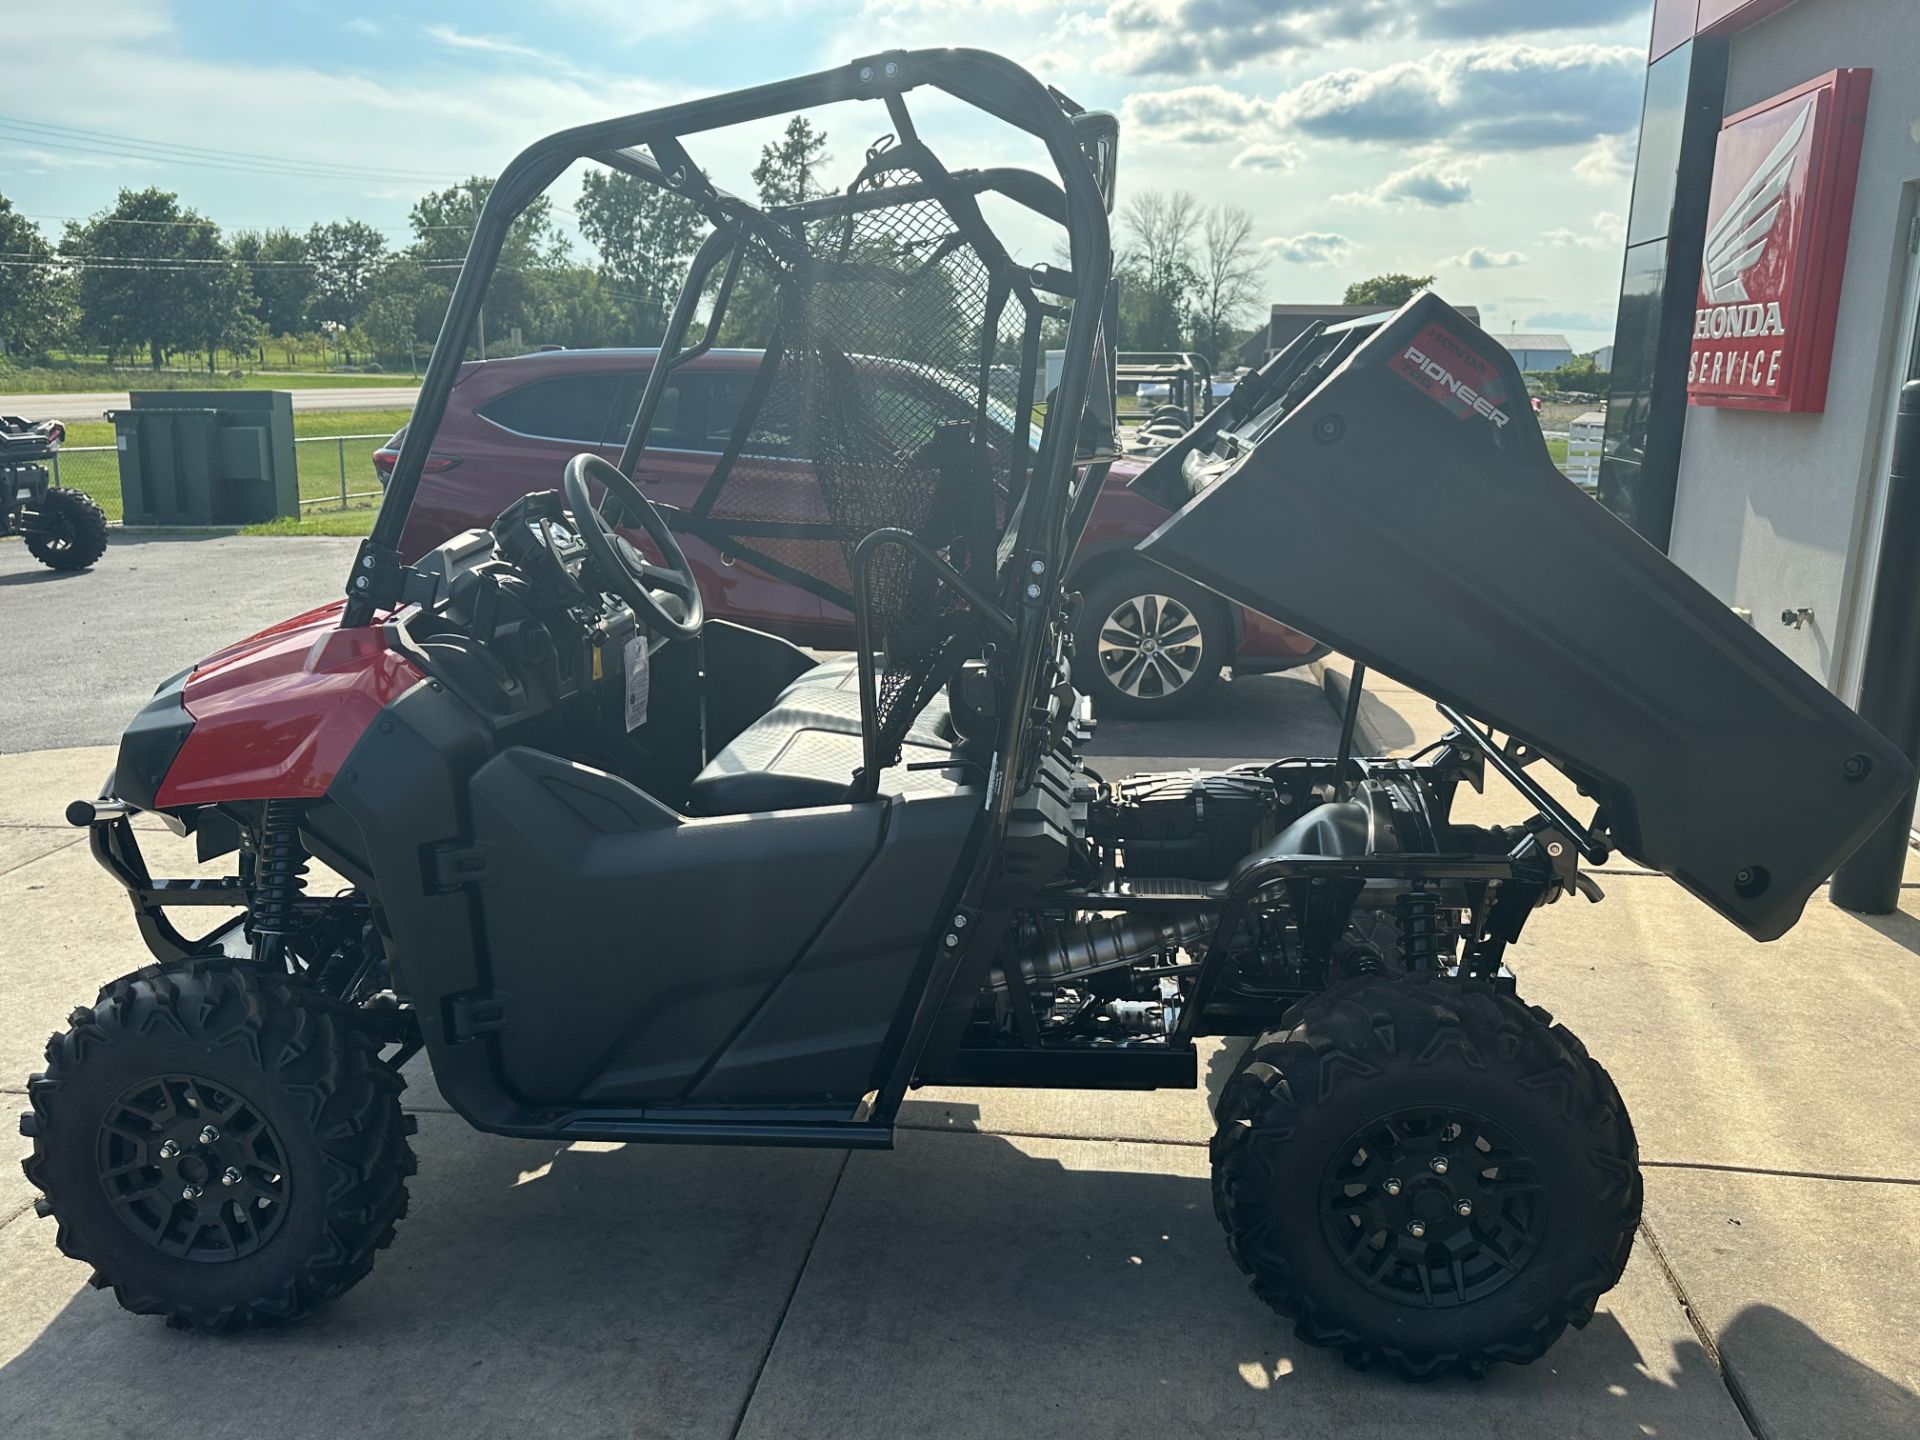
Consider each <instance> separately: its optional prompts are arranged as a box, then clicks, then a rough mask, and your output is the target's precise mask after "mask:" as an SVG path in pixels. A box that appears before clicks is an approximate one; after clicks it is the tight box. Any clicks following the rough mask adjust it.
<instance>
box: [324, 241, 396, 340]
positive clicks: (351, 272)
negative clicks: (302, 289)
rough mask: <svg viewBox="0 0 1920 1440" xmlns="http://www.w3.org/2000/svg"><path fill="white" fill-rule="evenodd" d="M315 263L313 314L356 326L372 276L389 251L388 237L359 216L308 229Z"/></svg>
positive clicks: (369, 294)
mask: <svg viewBox="0 0 1920 1440" xmlns="http://www.w3.org/2000/svg"><path fill="white" fill-rule="evenodd" d="M306 246H307V259H308V260H309V261H310V262H311V263H312V265H313V298H312V301H311V308H312V316H313V318H314V319H315V320H331V321H332V322H333V323H334V324H336V325H346V326H353V325H357V324H359V323H360V316H361V314H362V313H363V312H364V311H365V310H366V308H367V301H368V299H369V298H371V293H372V287H373V277H374V275H375V274H377V273H378V271H379V269H380V266H381V263H382V261H384V260H385V258H386V254H387V237H386V236H384V235H382V234H381V233H380V232H379V231H378V230H376V229H374V228H373V226H371V225H368V224H366V223H364V222H363V221H359V220H336V221H334V222H333V223H332V224H329V225H315V226H314V227H313V228H312V229H311V230H309V231H307V240H306Z"/></svg>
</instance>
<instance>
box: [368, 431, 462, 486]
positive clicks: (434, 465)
mask: <svg viewBox="0 0 1920 1440" xmlns="http://www.w3.org/2000/svg"><path fill="white" fill-rule="evenodd" d="M399 463H400V447H399V446H398V445H396V444H394V443H393V442H391V441H389V442H388V443H387V444H385V445H382V446H381V447H380V448H379V449H378V450H376V451H374V452H373V468H374V472H375V473H376V474H378V475H379V477H380V483H381V484H382V485H385V484H386V483H387V481H389V480H391V479H392V478H393V467H394V466H395V465H397V464H399ZM459 463H460V457H459V456H458V455H449V454H447V453H446V452H445V451H444V450H434V451H431V452H430V453H429V454H428V455H427V463H426V467H425V471H424V473H426V474H428V475H438V474H439V473H440V472H441V471H443V470H451V469H453V468H454V467H455V466H456V465H458V464H459Z"/></svg>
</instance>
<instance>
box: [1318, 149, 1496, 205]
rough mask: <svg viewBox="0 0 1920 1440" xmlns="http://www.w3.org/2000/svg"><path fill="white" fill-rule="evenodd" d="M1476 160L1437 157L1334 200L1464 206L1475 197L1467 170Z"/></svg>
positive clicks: (1340, 201) (1347, 203) (1346, 202)
mask: <svg viewBox="0 0 1920 1440" xmlns="http://www.w3.org/2000/svg"><path fill="white" fill-rule="evenodd" d="M1471 168H1472V162H1471V161H1469V160H1464V159H1450V158H1445V157H1436V158H1433V159H1429V160H1420V161H1416V162H1415V163H1414V164H1412V165H1409V166H1407V168H1406V169H1404V170H1396V171H1394V172H1393V173H1392V174H1391V175H1389V176H1387V178H1386V179H1384V180H1382V181H1381V182H1380V183H1379V184H1377V185H1373V186H1370V187H1369V188H1367V189H1365V190H1350V191H1348V192H1347V193H1345V194H1343V195H1335V196H1334V197H1333V199H1334V200H1335V201H1336V202H1338V203H1340V204H1343V205H1426V206H1430V207H1435V208H1438V207H1441V206H1447V205H1464V204H1466V203H1467V201H1469V200H1471V199H1472V198H1473V183H1472V181H1471V180H1469V179H1468V176H1467V172H1468V171H1469V170H1470V169H1471Z"/></svg>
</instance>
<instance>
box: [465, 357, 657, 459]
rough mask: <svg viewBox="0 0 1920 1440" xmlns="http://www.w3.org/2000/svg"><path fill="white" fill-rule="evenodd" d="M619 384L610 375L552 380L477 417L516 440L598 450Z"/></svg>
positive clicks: (493, 403)
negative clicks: (528, 437)
mask: <svg viewBox="0 0 1920 1440" xmlns="http://www.w3.org/2000/svg"><path fill="white" fill-rule="evenodd" d="M622 378H623V377H622V376H621V375H620V374H619V373H617V372H615V371H611V370H602V371H596V372H594V373H592V374H588V375H556V376H554V377H553V378H552V379H549V380H536V381H534V382H533V383H532V384H531V385H522V386H521V387H520V388H519V389H518V390H509V391H508V392H507V393H506V394H504V395H501V396H499V397H497V398H496V399H493V400H489V401H488V402H487V403H486V404H484V405H482V406H481V407H480V413H481V414H482V415H484V416H485V417H486V418H487V419H489V420H491V421H492V422H493V423H494V424H496V425H499V426H501V427H503V428H505V429H508V430H511V431H513V432H515V433H516V434H519V435H532V436H537V437H539V438H541V439H545V440H567V441H571V442H573V443H575V444H579V445H599V444H602V443H604V442H605V440H606V438H607V432H608V430H609V428H610V427H611V426H612V425H613V423H614V419H613V405H614V401H615V400H616V399H617V398H618V397H619V394H620V381H621V379H622Z"/></svg>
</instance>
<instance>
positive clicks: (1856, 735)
mask: <svg viewBox="0 0 1920 1440" xmlns="http://www.w3.org/2000/svg"><path fill="white" fill-rule="evenodd" d="M1140 548H1141V549H1142V550H1143V551H1144V552H1145V553H1146V554H1147V555H1149V556H1151V557H1152V558H1153V559H1155V560H1157V561H1159V562H1160V563H1161V564H1164V565H1166V566H1168V567H1169V568H1171V569H1173V570H1176V571H1178V572H1180V573H1181V574H1184V575H1188V576H1191V577H1192V578H1193V579H1195V580H1197V581H1199V582H1200V583H1202V584H1204V585H1207V586H1208V587H1210V588H1212V589H1214V590H1216V591H1218V592H1219V593H1220V594H1222V595H1225V596H1227V597H1228V598H1229V599H1232V600H1235V601H1237V602H1239V603H1240V604H1242V605H1246V606H1249V607H1251V608H1253V609H1255V610H1258V611H1261V612H1262V613H1264V614H1267V615H1271V616H1273V617H1274V618H1275V619H1277V620H1280V621H1283V622H1285V623H1286V624H1289V625H1294V626H1297V627H1299V628H1300V629H1302V630H1305V631H1307V632H1308V633H1309V634H1312V635H1317V636H1319V637H1320V638H1321V639H1323V640H1324V641H1326V642H1327V643H1328V644H1330V645H1332V646H1334V647H1335V648H1336V649H1338V650H1341V651H1343V652H1344V653H1346V654H1348V655H1350V656H1352V657H1353V658H1354V659H1356V660H1359V661H1364V662H1365V663H1366V664H1367V665H1369V666H1371V667H1373V668H1374V669H1377V670H1379V671H1380V672H1381V673H1383V674H1385V675H1389V676H1391V677H1393V678H1394V679H1395V680H1398V681H1400V682H1401V683H1403V684H1405V685H1409V686H1412V687H1413V688H1415V689H1417V690H1420V691H1422V692H1423V693H1425V694H1427V695H1430V696H1432V697H1433V698H1434V699H1436V700H1438V701H1442V702H1444V703H1447V704H1449V705H1451V706H1453V707H1455V708H1457V709H1458V710H1459V711H1462V712H1464V713H1465V714H1467V715H1470V716H1473V717H1475V718H1476V719H1478V720H1480V721H1482V722H1484V723H1486V724H1488V725H1491V726H1493V727H1495V728H1496V729H1499V730H1502V731H1505V732H1507V733H1509V734H1510V735H1512V736H1513V737H1515V738H1516V739H1517V740H1519V741H1521V742H1523V743H1524V744H1525V745H1527V746H1529V747H1532V748H1533V749H1534V750H1537V751H1538V752H1539V753H1540V754H1541V755H1543V756H1544V757H1546V758H1547V759H1549V760H1551V761H1552V763H1554V764H1555V765H1557V766H1558V767H1559V768H1560V769H1561V770H1562V771H1563V772H1565V773H1566V774H1567V775H1568V776H1569V777H1571V778H1572V779H1573V780H1574V781H1575V782H1576V783H1577V784H1578V785H1579V786H1580V788H1581V790H1582V792H1583V793H1584V794H1586V795H1588V796H1589V797H1591V798H1592V799H1593V800H1594V801H1596V802H1597V804H1598V807H1599V808H1598V813H1597V815H1596V817H1595V823H1594V826H1593V827H1592V828H1593V829H1595V830H1596V831H1598V832H1600V833H1601V834H1603V835H1604V836H1605V837H1607V838H1608V839H1609V840H1610V841H1611V843H1612V844H1613V845H1614V846H1617V847H1618V848H1619V849H1620V850H1622V851H1624V852H1625V853H1626V854H1628V855H1630V856H1632V857H1633V858H1634V859H1636V860H1638V861H1640V862H1641V863H1643V864H1645V865H1648V866H1651V867H1652V868H1654V869H1657V870H1660V871H1663V872H1664V873H1666V874H1667V875H1669V876H1671V877H1672V878H1673V879H1675V880H1676V881H1678V882H1679V883H1680V884H1681V885H1683V886H1685V887H1686V888H1687V889H1688V890H1690V891H1692V892H1693V893H1694V894H1695V895H1697V896H1699V897H1700V898H1701V899H1702V900H1704V901H1706V902H1707V904H1709V905H1711V906H1712V907H1713V908H1714V909H1716V910H1718V911H1719V912H1720V913H1721V914H1722V915H1725V916H1726V917H1727V918H1728V919H1729V920H1731V921H1733V923H1734V924H1735V925H1738V926H1739V927H1740V928H1741V929H1742V930H1744V931H1746V932H1747V933H1748V934H1749V935H1752V936H1754V937H1755V938H1757V939H1761V940H1771V939H1774V938H1776V937H1778V936H1780V935H1782V934H1784V933H1785V932H1786V931H1787V930H1788V929H1790V928H1791V927H1792V926H1793V924H1794V922H1795V921H1796V920H1797V919H1798V918H1799V915H1800V912H1801V910H1802V908H1803V907H1804V906H1805V904H1806V901H1807V898H1808V896H1809V895H1811V894H1812V892H1813V890H1814V889H1815V888H1816V887H1817V886H1818V885H1820V884H1821V882H1823V881H1824V880H1825V879H1826V878H1827V877H1828V876H1829V875H1831V874H1832V873H1833V871H1834V869H1835V868H1836V867H1837V866H1838V865H1839V864H1840V862H1841V861H1842V860H1844V859H1845V858H1846V857H1847V856H1848V855H1849V854H1851V853H1852V851H1853V850H1854V849H1855V847H1857V846H1858V845H1859V844H1860V842H1861V841H1862V840H1863V839H1865V837H1866V836H1867V835H1868V834H1869V833H1870V832H1871V831H1872V830H1873V829H1874V827H1875V826H1876V825H1878V824H1879V823H1880V821H1881V820H1883V819H1884V818H1885V817H1886V816H1887V815H1888V814H1889V813H1890V812H1891V811H1892V809H1893V807H1894V806H1895V805H1896V804H1897V803H1898V802H1899V801H1900V799H1901V797H1902V796H1904V795H1905V794H1907V793H1908V787H1909V786H1910V785H1911V784H1912V780H1913V773H1912V767H1911V766H1910V765H1909V763H1908V761H1907V760H1906V758H1905V757H1904V756H1903V755H1902V754H1901V753H1900V752H1899V751H1898V750H1897V749H1896V748H1895V747H1894V746H1893V745H1892V744H1890V743H1889V742H1888V741H1887V740H1886V739H1885V738H1884V737H1883V736H1882V735H1880V733H1879V732H1878V731H1876V730H1874V729H1873V728H1872V727H1871V726H1870V725H1868V724H1867V723H1866V722H1865V721H1863V720H1862V719H1861V718H1860V717H1859V716H1857V715H1855V714H1854V713H1853V712H1852V711H1851V710H1849V709H1848V708H1847V707H1846V706H1845V705H1843V704H1842V703H1841V702H1840V701H1839V700H1838V699H1836V698H1835V697H1834V696H1833V695H1832V694H1830V693H1829V692H1828V691H1827V690H1826V689H1825V688H1824V687H1822V686H1821V685H1820V684H1819V683H1818V682H1816V681H1815V680H1814V679H1813V678H1812V677H1811V676H1809V675H1807V674H1806V673H1805V672H1804V671H1802V670H1801V669H1800V668H1799V667H1797V666H1796V665H1794V664H1793V663H1792V662H1791V661H1790V660H1788V659H1787V658H1786V656H1784V655H1783V654H1781V653H1780V651H1778V650H1777V649H1775V648H1774V647H1773V646H1772V645H1770V644H1768V643H1767V642H1766V641H1765V640H1764V639H1762V638H1761V637H1760V636H1759V635H1758V634H1756V633H1755V632H1754V630H1753V628H1752V627H1751V626H1749V625H1747V624H1746V623H1744V622H1743V621H1741V620H1739V619H1738V618H1736V617H1735V616H1734V614H1733V613H1732V611H1730V610H1729V609H1728V608H1727V606H1726V605H1725V604H1723V603H1722V602H1721V601H1719V600H1717V599H1716V598H1715V597H1714V596H1713V595H1711V594H1710V593H1708V592H1707V591H1706V590H1705V589H1704V588H1702V587H1701V586H1700V585H1699V584H1698V583H1696V582H1695V581H1694V580H1693V579H1692V578H1691V577H1689V576H1688V575H1687V574H1686V573H1685V572H1683V571H1682V570H1681V569H1680V568H1679V567H1678V566H1676V565H1674V564H1673V563H1672V562H1671V561H1669V560H1668V559H1667V558H1666V556H1664V555H1662V554H1661V553H1660V552H1659V551H1657V550H1655V549H1654V548H1653V547H1652V546H1650V545H1648V544H1647V543H1646V542H1645V541H1644V540H1642V539H1641V538H1640V537H1639V535H1637V534H1636V533H1634V531H1632V530H1631V529H1629V528H1628V527H1627V526H1626V525H1624V524H1622V523H1621V522H1620V521H1619V520H1617V519H1615V518H1614V517H1613V515H1611V514H1610V513H1609V512H1608V511H1606V510H1605V509H1603V508H1602V507H1601V506H1599V505H1597V504H1595V503H1594V501H1593V500H1591V499H1590V498H1589V497H1587V496H1586V495H1585V494H1583V493H1582V492H1581V491H1580V490H1579V489H1577V488H1576V487H1575V486H1574V485H1573V484H1571V483H1570V482H1569V481H1567V480H1566V479H1565V478H1564V477H1562V476H1561V475H1560V473H1559V471H1558V470H1557V469H1556V468H1555V467H1554V465H1553V462H1552V460H1551V459H1550V458H1549V456H1548V454H1547V448H1546V442H1545V440H1544V439H1543V438H1542V437H1541V434H1540V430H1539V426H1538V424H1537V422H1536V421H1535V420H1534V418H1533V414H1532V410H1531V406H1530V405H1529V403H1528V399H1527V394H1526V390H1525V387H1524V384H1523V382H1522V380H1521V377H1520V373H1519V371H1518V369H1517V368H1516V367H1515V366H1514V364H1513V361H1512V358H1511V357H1510V356H1509V355H1508V354H1507V352H1506V351H1505V349H1504V348H1503V347H1501V346H1500V344H1499V343H1498V342H1497V341H1495V340H1493V339H1491V338H1490V337H1488V336H1487V335H1486V334H1484V333H1483V332H1482V331H1480V330H1479V329H1478V328H1477V327H1476V326H1474V325H1473V324H1471V323H1470V322H1469V321H1467V320H1466V319H1465V318H1464V317H1462V316H1461V315H1460V314H1459V312H1458V311H1456V310H1453V309H1452V308H1450V307H1449V306H1447V305H1446V304H1444V303H1443V302H1442V301H1441V300H1440V299H1439V298H1438V297H1437V296H1434V295H1432V294H1423V295H1420V296H1418V297H1416V298H1415V299H1413V300H1412V301H1410V302H1408V304H1407V305H1406V306H1405V307H1404V308H1403V309H1401V310H1400V312H1399V313H1398V314H1397V315H1395V316H1394V317H1393V318H1392V319H1391V320H1389V321H1387V322H1386V323H1385V324H1383V325H1381V326H1380V328H1378V329H1377V330H1376V331H1375V332H1374V333H1373V334H1372V335H1371V336H1370V337H1369V338H1367V339H1366V341H1365V342H1364V343H1363V344H1361V345H1359V346H1358V348H1356V349H1355V350H1354V351H1353V353H1352V354H1350V355H1349V356H1348V357H1347V359H1346V360H1345V362H1344V363H1342V364H1340V365H1339V366H1338V368H1337V369H1335V370H1334V371H1332V373H1331V374H1329V375H1328V376H1327V378H1326V379H1325V380H1324V381H1322V382H1321V383H1320V384H1319V385H1318V386H1317V387H1316V388H1314V389H1313V390H1312V392H1311V393H1310V394H1308V395H1307V396H1306V397H1305V398H1303V399H1301V400H1300V401H1299V402H1298V403H1296V404H1295V405H1294V407H1293V408H1292V409H1291V411H1290V412H1289V413H1288V414H1287V416H1286V418H1285V419H1284V420H1282V421H1281V422H1280V424H1279V425H1278V426H1277V428H1275V429H1273V430H1272V431H1271V432H1270V433H1269V434H1268V435H1267V436H1266V438H1265V439H1263V440H1262V441H1261V442H1260V443H1259V444H1258V445H1257V446H1256V447H1255V448H1254V449H1253V450H1252V451H1251V452H1250V453H1249V454H1247V455H1246V456H1245V457H1244V458H1243V459H1242V460H1241V461H1240V462H1239V463H1238V464H1237V465H1236V466H1234V467H1233V468H1232V469H1231V470H1230V471H1228V472H1227V473H1226V474H1225V475H1224V476H1223V477H1222V478H1221V479H1219V480H1218V481H1217V482H1215V483H1214V484H1212V485H1210V486H1209V487H1208V488H1206V489H1204V490H1203V491H1201V492H1200V493H1199V494H1198V495H1197V496H1195V497H1194V498H1193V499H1192V500H1191V501H1190V502H1188V503H1187V504H1186V506H1185V507H1184V508H1183V509H1182V510H1181V511H1180V512H1179V513H1178V514H1177V515H1175V516H1174V517H1173V518H1172V519H1170V520H1168V521H1167V522H1166V523H1165V524H1164V525H1162V526H1161V527H1160V529H1159V530H1158V531H1156V532H1155V533H1154V534H1153V535H1152V536H1150V537H1149V538H1148V539H1147V540H1146V541H1144V542H1142V544H1141V547H1140Z"/></svg>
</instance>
